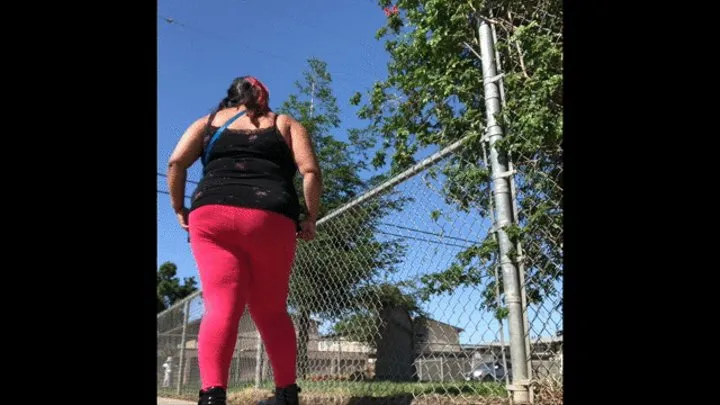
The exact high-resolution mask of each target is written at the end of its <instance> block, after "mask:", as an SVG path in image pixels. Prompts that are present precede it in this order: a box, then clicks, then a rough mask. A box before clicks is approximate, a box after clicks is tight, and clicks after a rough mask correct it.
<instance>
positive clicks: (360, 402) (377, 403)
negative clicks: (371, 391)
mask: <svg viewBox="0 0 720 405" xmlns="http://www.w3.org/2000/svg"><path fill="white" fill-rule="evenodd" d="M412 401H413V396H412V395H410V394H401V395H392V396H388V397H352V398H350V399H349V400H348V401H347V405H411V404H412Z"/></svg>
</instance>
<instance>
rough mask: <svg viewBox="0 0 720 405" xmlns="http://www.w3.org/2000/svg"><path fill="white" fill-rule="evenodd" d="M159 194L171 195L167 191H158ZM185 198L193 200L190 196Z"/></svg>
mask: <svg viewBox="0 0 720 405" xmlns="http://www.w3.org/2000/svg"><path fill="white" fill-rule="evenodd" d="M157 192H158V193H160V194H167V195H170V193H169V192H167V191H165V190H157ZM185 198H187V199H189V200H192V197H190V196H188V195H186V196H185Z"/></svg>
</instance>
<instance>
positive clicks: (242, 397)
mask: <svg viewBox="0 0 720 405" xmlns="http://www.w3.org/2000/svg"><path fill="white" fill-rule="evenodd" d="M298 385H299V386H300V387H301V388H302V396H303V397H305V398H308V399H310V398H312V400H313V401H320V400H321V399H322V400H323V401H322V402H326V400H330V399H333V400H337V401H340V402H339V403H352V404H354V403H356V401H357V400H363V402H360V403H365V401H367V400H370V399H377V400H381V399H392V400H393V401H397V402H398V403H400V402H402V403H410V402H409V401H410V400H411V399H412V398H417V397H427V398H430V397H432V398H436V400H440V398H441V397H463V398H468V397H475V398H478V397H487V398H497V399H500V398H507V390H506V389H505V387H504V386H503V384H500V383H488V382H464V381H456V382H444V383H441V382H393V381H304V380H301V381H298ZM273 389H274V385H273V383H272V382H265V383H263V384H262V385H261V386H260V387H259V388H258V389H256V388H254V384H253V383H251V382H247V383H244V384H241V385H235V386H232V387H230V388H229V389H228V397H229V398H233V399H234V400H233V401H232V403H237V404H243V403H252V401H257V400H259V399H262V398H265V397H267V396H269V395H270V394H271V393H272V390H273ZM198 390H199V386H197V387H196V386H187V387H184V389H183V392H182V394H181V395H180V396H178V395H175V390H174V389H158V395H160V396H166V397H170V398H183V399H190V400H195V399H196V397H197V392H198ZM347 401H350V402H347ZM375 402H376V401H371V403H375ZM312 403H315V402H312ZM318 403H319V402H318ZM383 403H384V402H383ZM412 403H416V401H412ZM417 403H420V402H417ZM443 403H445V402H443ZM463 403H465V402H463Z"/></svg>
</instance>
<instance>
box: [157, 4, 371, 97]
mask: <svg viewBox="0 0 720 405" xmlns="http://www.w3.org/2000/svg"><path fill="white" fill-rule="evenodd" d="M157 18H158V19H159V20H161V21H164V22H166V23H168V24H170V25H177V26H180V27H183V28H185V29H188V30H194V31H196V32H198V33H201V34H205V35H209V36H212V37H215V38H218V39H222V40H229V41H233V42H236V41H237V38H233V37H230V36H227V35H224V34H220V33H217V32H213V31H209V30H206V29H202V28H198V27H196V26H191V25H188V24H187V23H183V22H180V21H178V20H177V19H175V18H172V17H168V16H165V15H158V16H157ZM243 49H247V50H249V51H252V52H255V53H258V54H263V55H267V56H270V57H272V58H275V59H278V60H280V61H283V62H288V61H289V60H288V58H287V57H286V56H282V55H278V54H276V53H273V52H269V51H266V50H264V49H260V48H255V47H253V46H250V45H247V44H243ZM366 63H367V62H366ZM373 66H374V65H373ZM360 70H362V69H360ZM333 74H335V75H340V76H345V77H347V78H354V77H357V74H350V73H345V72H342V71H335V72H334V73H333ZM340 87H345V88H346V89H347V90H350V91H351V92H353V91H356V90H355V89H351V88H349V87H347V86H344V85H341V86H340Z"/></svg>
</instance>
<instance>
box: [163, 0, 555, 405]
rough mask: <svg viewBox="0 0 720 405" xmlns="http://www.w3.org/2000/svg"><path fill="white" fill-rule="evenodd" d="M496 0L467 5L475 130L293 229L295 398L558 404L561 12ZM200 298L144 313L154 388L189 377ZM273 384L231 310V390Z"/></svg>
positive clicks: (546, 4) (177, 390) (175, 387)
mask: <svg viewBox="0 0 720 405" xmlns="http://www.w3.org/2000/svg"><path fill="white" fill-rule="evenodd" d="M530 3H531V2H528V4H530ZM507 4H513V6H514V7H517V4H518V2H498V4H497V5H496V6H495V7H494V8H493V9H492V12H491V13H488V17H487V18H479V19H478V21H479V22H478V38H477V40H478V43H479V44H480V49H481V51H482V52H481V55H479V56H481V57H482V63H483V76H484V78H485V81H484V83H482V86H483V87H484V94H485V102H486V110H487V117H486V122H485V123H484V127H485V131H484V132H483V133H479V134H475V133H469V134H468V135H467V136H466V137H464V138H463V139H462V140H460V141H458V142H456V143H454V144H452V145H450V146H448V147H446V148H444V149H443V150H441V151H439V152H437V153H435V154H434V155H432V156H430V157H429V158H427V159H425V160H424V161H422V162H420V163H418V164H417V165H415V166H413V167H412V168H410V169H408V170H407V171H405V172H403V173H401V174H399V175H397V176H395V177H393V178H392V179H390V180H388V181H386V182H385V183H383V184H382V185H380V186H378V187H376V188H374V189H372V190H371V191H369V192H367V193H365V194H364V195H362V196H361V197H359V198H357V199H355V200H353V201H352V202H350V203H348V204H347V205H345V206H343V207H341V208H340V209H337V210H335V211H334V212H332V213H330V214H329V215H327V216H326V217H324V218H322V219H321V220H320V221H319V222H318V235H317V238H316V239H315V240H314V241H312V242H310V243H303V242H300V243H299V245H298V250H297V255H296V260H295V263H294V268H293V277H292V280H291V291H290V298H289V311H290V313H291V317H292V319H293V322H294V324H295V329H296V334H297V340H298V364H297V368H298V379H299V381H298V384H299V385H300V386H301V387H302V389H303V393H302V398H304V399H303V401H305V402H304V403H313V404H322V403H338V404H361V403H365V402H363V401H367V400H369V399H370V398H374V401H376V402H372V403H398V404H411V403H412V404H445V403H447V404H450V403H453V404H455V403H465V404H492V403H498V404H500V403H508V402H510V401H511V400H514V401H515V402H516V403H525V402H534V403H542V404H561V403H562V395H561V392H562V372H563V370H562V367H563V339H562V309H563V307H562V291H563V289H562V278H563V265H562V252H563V233H562V204H561V201H562V193H563V188H562V80H561V79H562V70H561V69H562V33H561V30H562V15H561V9H559V8H558V7H560V6H559V4H560V3H559V2H553V1H541V2H533V3H532V4H534V5H531V6H528V7H527V8H521V9H510V8H509V6H507ZM478 91H482V90H481V89H478ZM203 311H204V308H203V304H202V297H201V293H196V294H194V295H192V296H190V297H188V298H186V299H185V300H183V301H181V302H179V303H177V304H176V305H175V306H173V307H171V308H170V309H168V310H166V311H164V312H162V313H161V314H159V315H158V392H159V393H160V394H167V395H184V394H187V395H188V396H194V395H196V393H197V390H198V389H199V388H200V381H199V371H198V363H197V335H198V329H199V325H200V322H201V320H202V314H203ZM272 386H273V383H272V369H271V367H270V365H269V363H268V360H267V354H266V353H265V351H264V348H263V346H262V341H261V340H260V339H259V337H258V333H257V330H256V329H255V326H254V324H253V322H252V320H251V319H250V317H249V316H248V315H247V314H245V315H244V316H243V317H242V319H241V321H240V325H239V333H238V340H237V344H236V348H235V352H234V354H233V359H232V364H231V369H230V381H229V391H230V392H231V395H230V398H234V399H235V401H237V402H236V403H252V402H250V399H249V398H254V397H252V395H264V394H266V393H267V392H269V389H271V388H272ZM262 390H265V391H262ZM248 392H249V393H251V394H247V393H248ZM252 393H254V394H252ZM243 395H245V396H243ZM248 395H250V396H248Z"/></svg>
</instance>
